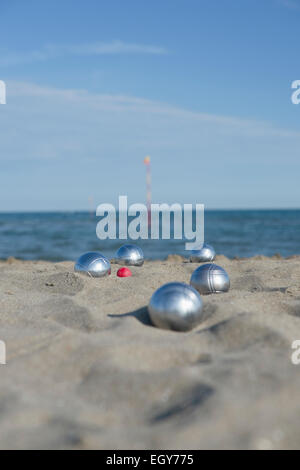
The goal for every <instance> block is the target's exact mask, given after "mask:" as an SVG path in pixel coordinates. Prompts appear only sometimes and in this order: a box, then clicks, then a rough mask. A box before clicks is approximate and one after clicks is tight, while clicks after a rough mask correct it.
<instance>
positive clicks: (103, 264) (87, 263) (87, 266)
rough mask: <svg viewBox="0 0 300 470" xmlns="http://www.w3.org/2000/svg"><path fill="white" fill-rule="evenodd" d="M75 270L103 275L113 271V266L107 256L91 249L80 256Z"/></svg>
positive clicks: (94, 275)
mask: <svg viewBox="0 0 300 470" xmlns="http://www.w3.org/2000/svg"><path fill="white" fill-rule="evenodd" d="M74 270H75V272H77V273H81V274H85V275H87V276H90V277H103V276H107V275H108V274H110V273H111V266H110V262H109V260H108V259H107V258H106V257H105V256H103V255H102V254H101V253H98V252H96V251H91V252H89V253H85V254H84V255H82V256H80V258H79V259H78V260H77V262H76V264H75V268H74Z"/></svg>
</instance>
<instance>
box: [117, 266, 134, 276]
mask: <svg viewBox="0 0 300 470" xmlns="http://www.w3.org/2000/svg"><path fill="white" fill-rule="evenodd" d="M117 276H118V277H130V276H132V272H131V271H130V269H128V268H120V269H119V270H118V272H117Z"/></svg>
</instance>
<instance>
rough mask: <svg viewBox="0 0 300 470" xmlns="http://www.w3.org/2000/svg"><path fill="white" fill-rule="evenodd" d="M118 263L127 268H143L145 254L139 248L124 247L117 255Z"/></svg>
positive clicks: (134, 246)
mask: <svg viewBox="0 0 300 470" xmlns="http://www.w3.org/2000/svg"><path fill="white" fill-rule="evenodd" d="M116 261H117V263H118V264H122V265H125V266H142V264H143V263H144V253H143V251H142V249H141V248H140V247H139V246H136V245H123V246H121V248H119V249H118V251H117V253H116Z"/></svg>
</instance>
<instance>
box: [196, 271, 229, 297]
mask: <svg viewBox="0 0 300 470" xmlns="http://www.w3.org/2000/svg"><path fill="white" fill-rule="evenodd" d="M190 284H191V286H193V287H194V288H195V289H196V290H197V291H198V292H199V293H200V294H218V293H220V292H227V291H228V290H229V288H230V279H229V276H228V274H227V272H226V271H225V269H223V268H221V266H218V265H217V264H214V263H208V264H203V265H202V266H199V268H197V269H195V271H194V272H193V274H192V277H191V281H190Z"/></svg>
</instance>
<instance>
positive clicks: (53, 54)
mask: <svg viewBox="0 0 300 470" xmlns="http://www.w3.org/2000/svg"><path fill="white" fill-rule="evenodd" d="M167 53H168V51H167V49H165V48H164V47H159V46H152V45H145V44H134V43H125V42H122V41H112V42H96V43H92V44H75V45H63V44H62V45H55V44H50V45H46V46H44V47H43V48H42V49H39V50H36V51H27V52H23V53H19V52H6V53H5V51H2V53H1V55H0V65H1V66H2V67H9V66H13V65H19V64H27V63H32V62H40V61H45V60H48V59H55V58H58V57H67V56H98V55H120V54H149V55H163V54H167Z"/></svg>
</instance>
